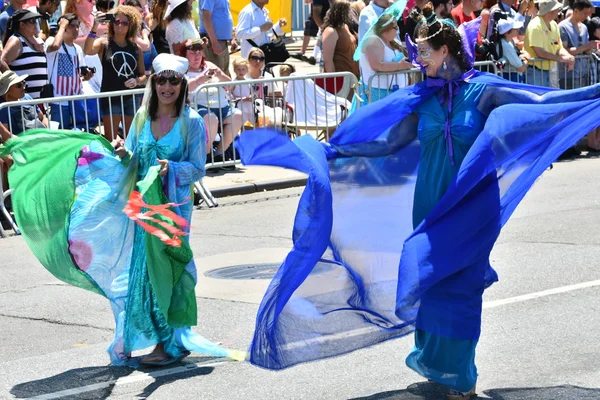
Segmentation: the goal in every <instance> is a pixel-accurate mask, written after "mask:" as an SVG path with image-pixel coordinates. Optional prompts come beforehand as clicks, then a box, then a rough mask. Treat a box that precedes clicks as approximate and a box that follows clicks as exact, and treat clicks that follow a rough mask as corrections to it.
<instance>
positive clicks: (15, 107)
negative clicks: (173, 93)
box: [0, 89, 218, 236]
mask: <svg viewBox="0 0 600 400" xmlns="http://www.w3.org/2000/svg"><path fill="white" fill-rule="evenodd" d="M143 94H144V89H134V90H124V91H118V92H108V93H96V94H93V95H77V96H62V97H56V98H52V99H34V100H27V101H15V102H5V103H1V104H0V113H2V112H6V113H7V115H8V126H7V128H8V130H9V131H10V132H11V133H13V134H19V133H20V132H22V131H25V130H28V129H31V127H33V126H32V124H31V122H32V120H31V117H32V116H34V115H35V118H37V115H38V114H37V110H35V109H34V112H33V114H32V112H31V107H36V106H41V105H44V108H47V105H48V104H55V106H58V105H60V104H62V103H67V104H68V105H69V106H70V109H69V113H70V114H71V115H65V114H64V113H63V111H64V110H63V107H59V113H58V115H59V119H60V120H59V122H60V121H64V122H67V121H69V122H70V123H73V122H74V123H75V124H74V126H73V127H72V129H76V130H79V131H80V130H83V131H86V132H89V133H95V134H99V135H103V136H104V137H105V138H106V139H107V140H109V141H111V140H112V139H114V138H116V133H117V132H116V130H114V129H111V134H109V132H107V130H106V129H105V127H104V121H103V118H101V117H100V115H101V113H100V110H101V108H102V107H101V104H100V103H101V101H102V100H101V99H107V100H106V101H107V102H108V106H109V107H108V108H109V112H108V115H104V116H103V117H105V118H108V119H109V121H111V122H113V119H114V121H115V122H118V125H120V127H121V128H122V130H121V137H123V138H126V137H127V134H128V133H129V126H130V124H131V122H132V120H133V116H131V118H129V117H124V114H125V102H126V101H133V108H134V110H133V111H134V114H135V112H137V110H138V108H139V106H140V105H141V100H142V96H143ZM129 99H132V100H129ZM78 101H84V102H85V105H84V106H83V107H80V109H82V110H84V115H76V111H75V110H76V108H75V102H78ZM113 105H115V107H114V108H115V110H116V111H118V109H119V108H120V110H121V113H120V114H117V113H116V112H115V113H114V114H113V107H112V106H113ZM3 110H6V111H3ZM92 114H94V115H97V116H98V121H92V119H93V118H92V117H91V115H92ZM45 116H46V117H50V113H47V115H45ZM78 120H79V121H80V122H79V123H78V124H77V121H78ZM49 125H50V124H49ZM56 125H57V124H52V125H51V126H49V128H54V129H56V128H58V127H57V126H56ZM61 128H62V127H61ZM0 189H2V185H1V184H0ZM194 189H195V191H196V192H197V193H198V195H199V196H200V198H201V199H202V200H203V201H204V202H205V203H206V204H207V205H208V206H209V207H215V206H217V205H218V203H217V201H216V199H215V198H214V197H213V195H212V194H211V192H210V191H209V190H208V189H207V188H206V187H205V186H204V184H203V182H202V179H200V180H199V181H198V182H196V183H195V184H194ZM0 194H2V201H0V212H2V213H3V214H4V215H5V216H6V217H7V218H8V217H9V216H10V214H9V213H8V210H7V209H6V207H5V204H4V199H5V198H6V197H8V196H9V195H10V194H11V190H10V189H9V190H7V191H5V192H3V193H2V191H0ZM9 221H10V222H11V224H12V226H13V229H14V230H15V232H16V233H17V234H18V233H19V231H18V228H17V226H16V224H14V221H13V220H12V219H11V218H9ZM0 235H1V236H5V235H6V232H5V231H4V230H3V229H2V227H1V226H0Z"/></svg>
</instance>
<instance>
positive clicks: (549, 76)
mask: <svg viewBox="0 0 600 400" xmlns="http://www.w3.org/2000/svg"><path fill="white" fill-rule="evenodd" d="M597 60H598V56H597V55H596V54H593V53H592V54H582V55H578V56H575V65H574V66H573V69H572V70H569V66H568V65H567V64H565V63H559V62H556V61H550V60H546V59H541V58H532V59H531V60H530V62H529V66H528V67H527V68H526V70H525V71H524V72H519V71H517V69H515V68H514V67H513V66H512V65H510V64H508V63H504V66H503V68H502V70H501V71H500V74H499V75H500V76H502V77H503V78H505V79H508V80H510V81H513V82H521V83H526V84H528V85H535V86H543V87H553V88H558V89H576V88H580V87H585V86H589V85H593V84H595V83H596V82H598V73H597V71H598V61H597Z"/></svg>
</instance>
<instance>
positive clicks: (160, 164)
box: [0, 54, 243, 366]
mask: <svg viewBox="0 0 600 400" xmlns="http://www.w3.org/2000/svg"><path fill="white" fill-rule="evenodd" d="M187 69H188V61H187V60H186V59H185V58H182V57H177V56H173V55H170V54H161V55H159V56H158V57H157V58H156V59H155V60H154V62H153V70H154V74H153V75H152V77H151V79H150V80H149V82H148V84H147V86H146V93H145V95H144V101H143V104H142V106H141V107H140V109H139V110H138V112H137V114H136V116H135V119H134V121H133V124H132V127H131V130H130V132H129V135H128V136H127V139H126V141H125V142H123V140H121V139H117V140H115V141H114V142H113V143H112V146H110V145H109V144H108V142H106V141H105V140H104V139H103V138H101V137H98V136H94V135H89V134H85V133H73V132H67V131H58V132H56V131H55V132H50V131H47V130H37V131H29V132H25V133H24V134H23V135H21V136H20V137H19V138H16V139H11V140H9V141H8V143H7V145H6V147H5V148H4V149H3V150H0V154H7V153H10V154H12V156H13V158H14V159H15V165H14V167H13V168H12V169H11V172H10V175H9V179H10V182H11V185H12V186H13V188H14V196H13V203H14V204H15V207H14V209H15V214H16V219H17V221H19V224H20V227H21V230H22V232H23V236H24V237H25V239H26V241H27V243H28V244H29V246H30V247H31V249H32V251H33V252H34V254H35V255H36V257H37V258H38V259H39V260H40V262H41V263H42V264H43V265H44V266H45V267H46V268H47V269H48V270H49V271H50V272H52V273H53V274H54V275H55V276H56V277H57V278H59V279H61V280H63V281H65V282H68V283H70V284H73V285H76V286H79V287H82V288H85V289H88V290H91V291H93V292H96V293H99V294H101V295H104V296H105V297H107V298H108V299H109V300H110V304H111V307H112V311H113V313H114V316H115V322H116V333H115V338H114V341H113V343H112V344H111V345H110V347H109V349H108V352H109V354H110V357H111V361H112V363H113V365H132V366H137V365H138V363H142V364H149V365H167V364H169V363H172V362H175V361H178V360H181V359H182V358H184V357H185V356H186V355H188V354H189V352H190V351H198V352H201V353H204V354H211V355H215V356H223V357H231V358H234V359H240V358H243V354H242V353H237V352H232V351H229V350H227V349H224V348H222V347H220V346H218V345H216V344H214V343H212V342H210V341H208V340H207V339H204V338H203V337H201V336H200V335H198V334H196V333H194V332H193V331H192V330H191V329H190V326H192V325H196V323H197V309H196V298H195V284H196V268H195V265H194V261H193V257H192V252H191V249H190V247H189V244H188V242H187V239H186V235H187V233H188V232H189V230H188V229H189V223H190V220H191V214H192V201H191V194H192V191H191V185H193V183H194V182H195V181H197V180H198V179H200V178H201V177H202V176H203V175H204V164H205V157H206V135H205V129H204V124H203V121H202V118H201V117H200V116H199V115H198V114H197V113H196V111H194V110H192V109H191V108H190V107H189V106H187V80H186V77H185V73H186V72H187ZM136 183H137V188H136ZM24 193H27V195H25V194H24ZM39 199H45V200H46V201H44V202H40V201H39ZM152 346H154V350H153V351H152V352H151V353H150V354H148V355H146V356H144V357H142V358H141V359H137V358H132V357H131V353H132V352H133V351H135V350H141V349H145V348H150V347H152Z"/></svg>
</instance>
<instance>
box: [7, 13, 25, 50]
mask: <svg viewBox="0 0 600 400" xmlns="http://www.w3.org/2000/svg"><path fill="white" fill-rule="evenodd" d="M21 22H23V21H15V20H13V17H10V18H9V19H8V23H7V24H6V30H5V31H4V36H3V37H2V47H6V42H8V39H10V37H11V36H12V35H14V34H15V33H19V26H21Z"/></svg>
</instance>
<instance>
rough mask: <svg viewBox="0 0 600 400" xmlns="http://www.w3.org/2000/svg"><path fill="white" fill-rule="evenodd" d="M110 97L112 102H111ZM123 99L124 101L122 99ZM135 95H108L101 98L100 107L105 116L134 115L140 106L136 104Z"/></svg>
mask: <svg viewBox="0 0 600 400" xmlns="http://www.w3.org/2000/svg"><path fill="white" fill-rule="evenodd" d="M109 99H110V102H109ZM121 99H123V101H121ZM134 103H135V97H134V96H123V97H122V98H121V97H110V98H109V97H106V98H103V99H100V108H101V110H102V115H103V116H110V115H111V114H112V115H124V116H126V117H133V116H134V115H135V112H136V111H137V109H138V108H140V106H139V104H137V105H135V106H134Z"/></svg>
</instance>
